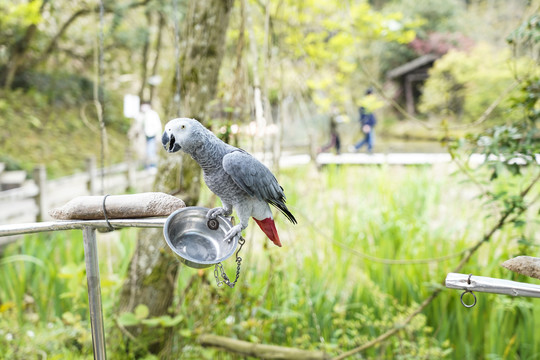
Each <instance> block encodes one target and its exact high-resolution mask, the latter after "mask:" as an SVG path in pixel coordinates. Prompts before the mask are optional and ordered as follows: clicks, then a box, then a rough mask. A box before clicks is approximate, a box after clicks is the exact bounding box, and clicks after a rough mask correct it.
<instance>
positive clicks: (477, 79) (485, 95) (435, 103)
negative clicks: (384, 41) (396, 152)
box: [418, 45, 532, 124]
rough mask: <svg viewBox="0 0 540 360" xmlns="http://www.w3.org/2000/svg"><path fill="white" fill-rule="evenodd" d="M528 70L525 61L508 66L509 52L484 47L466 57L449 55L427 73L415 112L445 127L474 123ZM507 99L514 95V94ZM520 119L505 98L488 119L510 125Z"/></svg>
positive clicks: (451, 53)
mask: <svg viewBox="0 0 540 360" xmlns="http://www.w3.org/2000/svg"><path fill="white" fill-rule="evenodd" d="M509 64H510V65H511V66H509ZM531 66H532V64H531V62H530V61H528V60H526V59H519V60H516V61H515V62H512V63H511V59H510V53H509V51H501V50H495V49H493V48H490V47H489V46H487V45H484V46H477V47H475V48H474V49H473V50H472V51H471V52H470V53H466V52H462V51H455V50H453V51H450V52H448V54H446V55H445V56H444V57H442V58H441V59H439V60H437V61H436V62H435V65H434V66H433V68H432V69H431V70H430V77H429V78H428V80H427V81H426V83H425V86H424V90H423V95H422V98H421V102H420V105H419V107H418V108H419V110H420V111H421V112H422V113H423V114H425V115H429V116H432V117H436V118H439V119H441V120H442V121H444V122H445V123H448V124H452V123H456V122H464V123H470V122H474V121H475V120H478V118H480V116H481V115H482V114H483V113H484V111H486V109H488V108H489V106H490V105H491V104H492V103H493V102H495V101H496V100H497V99H498V98H499V96H501V95H504V94H505V93H506V92H507V91H508V90H509V89H510V88H511V87H512V85H513V84H515V79H516V77H518V78H519V77H520V76H522V75H524V74H526V73H527V72H529V71H530V70H531ZM511 95H517V90H514V91H513V92H511ZM520 116H521V112H520V111H517V110H515V109H512V107H511V103H510V100H509V98H508V97H505V98H504V99H503V100H502V102H501V103H500V105H499V106H498V107H497V108H496V109H495V110H494V111H493V112H492V113H491V114H490V115H489V119H490V120H489V123H491V124H493V123H498V124H501V123H505V122H512V121H515V120H517V119H519V118H520Z"/></svg>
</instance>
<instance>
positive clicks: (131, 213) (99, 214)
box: [49, 192, 186, 220]
mask: <svg viewBox="0 0 540 360" xmlns="http://www.w3.org/2000/svg"><path fill="white" fill-rule="evenodd" d="M103 198H104V196H79V197H76V198H74V199H72V200H70V201H69V202H67V203H66V204H65V205H64V206H62V207H59V208H56V209H52V210H50V211H49V215H50V216H51V217H53V218H55V219H58V220H99V219H105V216H104V213H103ZM185 206H186V204H185V203H184V201H182V200H180V199H178V198H176V197H174V196H171V195H168V194H165V193H161V192H147V193H140V194H131V195H110V196H107V199H106V200H105V208H106V210H107V218H109V219H130V218H143V217H153V216H169V215H170V214H171V213H172V212H173V211H175V210H177V209H180V208H183V207H185Z"/></svg>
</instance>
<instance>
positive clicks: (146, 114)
mask: <svg viewBox="0 0 540 360" xmlns="http://www.w3.org/2000/svg"><path fill="white" fill-rule="evenodd" d="M137 120H138V122H139V123H140V124H141V126H142V128H143V131H144V135H145V136H146V159H145V166H144V167H145V168H146V169H151V170H153V171H155V170H157V168H156V167H157V140H158V139H157V137H158V136H161V131H162V126H161V120H160V118H159V115H158V113H157V112H156V111H155V110H154V109H152V106H151V105H150V103H149V102H148V101H144V102H143V103H142V104H141V112H140V115H139V117H138V119H137Z"/></svg>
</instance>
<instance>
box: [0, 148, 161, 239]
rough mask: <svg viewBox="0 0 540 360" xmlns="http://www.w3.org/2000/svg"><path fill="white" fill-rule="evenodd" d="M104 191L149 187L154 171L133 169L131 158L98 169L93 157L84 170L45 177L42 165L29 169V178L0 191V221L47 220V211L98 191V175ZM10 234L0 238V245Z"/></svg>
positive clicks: (11, 222)
mask: <svg viewBox="0 0 540 360" xmlns="http://www.w3.org/2000/svg"><path fill="white" fill-rule="evenodd" d="M102 174H103V183H104V187H105V192H106V193H107V194H123V193H125V192H126V191H128V190H130V189H131V190H137V191H139V192H140V191H150V190H151V188H152V184H153V180H154V175H153V174H152V172H150V171H148V170H139V171H137V170H136V164H135V163H134V162H129V161H128V162H125V163H121V164H117V165H113V166H110V167H107V168H105V169H104V170H103V171H102V170H100V169H98V168H97V166H96V161H95V159H93V158H90V159H87V162H86V171H85V172H81V173H76V174H73V175H70V176H66V177H62V178H59V179H54V180H48V179H47V174H46V169H45V167H44V166H43V165H40V166H37V167H36V168H35V169H34V172H33V180H29V181H27V182H26V184H24V185H23V186H22V187H19V188H16V189H11V190H6V191H0V224H13V223H23V222H33V221H44V220H50V219H51V218H50V217H49V215H48V211H49V210H50V209H53V208H55V207H59V206H61V205H63V204H65V203H66V202H68V201H69V200H71V199H73V198H75V197H77V196H83V195H97V194H100V193H101V176H102ZM12 240H13V237H8V238H2V239H0V246H1V245H3V244H5V243H8V242H11V241H12Z"/></svg>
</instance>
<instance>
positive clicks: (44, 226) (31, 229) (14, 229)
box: [0, 217, 167, 237]
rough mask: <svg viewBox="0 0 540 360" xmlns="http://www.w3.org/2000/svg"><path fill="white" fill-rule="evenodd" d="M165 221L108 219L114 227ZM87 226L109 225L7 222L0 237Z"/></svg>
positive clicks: (155, 225)
mask: <svg viewBox="0 0 540 360" xmlns="http://www.w3.org/2000/svg"><path fill="white" fill-rule="evenodd" d="M165 221H167V218H165V217H159V218H142V219H111V220H109V222H110V223H111V225H112V226H113V227H114V228H115V229H116V228H123V227H141V228H162V227H163V225H164V224H165ZM87 226H89V227H93V228H97V229H99V228H102V229H107V228H108V227H109V225H108V224H107V222H106V221H105V220H57V221H46V222H39V223H25V224H8V225H0V237H2V236H11V235H22V234H32V233H39V232H45V231H58V230H74V229H84V228H85V227H87Z"/></svg>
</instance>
